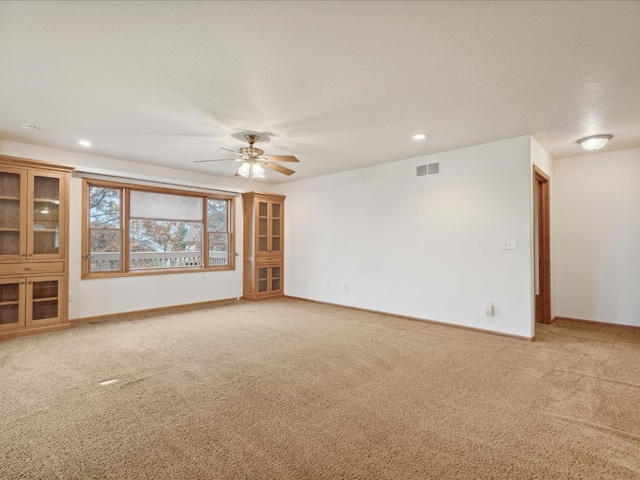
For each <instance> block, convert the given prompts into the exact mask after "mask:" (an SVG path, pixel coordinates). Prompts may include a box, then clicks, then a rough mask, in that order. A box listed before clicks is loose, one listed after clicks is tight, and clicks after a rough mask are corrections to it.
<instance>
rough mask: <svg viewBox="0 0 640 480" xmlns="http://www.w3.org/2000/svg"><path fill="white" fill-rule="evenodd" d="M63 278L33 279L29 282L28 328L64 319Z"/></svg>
mask: <svg viewBox="0 0 640 480" xmlns="http://www.w3.org/2000/svg"><path fill="white" fill-rule="evenodd" d="M63 280H64V278H63V277H46V278H31V279H29V280H28V281H27V326H35V325H42V324H46V323H54V322H58V321H60V320H61V319H62V302H61V300H62V284H63Z"/></svg>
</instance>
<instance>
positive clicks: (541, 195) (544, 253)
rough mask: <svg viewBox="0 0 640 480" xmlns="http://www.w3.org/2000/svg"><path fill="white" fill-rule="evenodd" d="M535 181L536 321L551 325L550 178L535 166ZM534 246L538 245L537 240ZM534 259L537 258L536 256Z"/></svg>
mask: <svg viewBox="0 0 640 480" xmlns="http://www.w3.org/2000/svg"><path fill="white" fill-rule="evenodd" d="M533 181H534V194H535V192H536V188H535V187H536V185H537V187H538V188H537V192H538V198H537V199H534V200H537V201H536V202H535V205H537V209H538V212H537V213H538V216H537V218H538V225H537V227H538V228H537V233H538V252H536V253H537V258H538V262H539V274H538V282H539V295H535V290H534V304H535V321H536V322H539V323H547V324H548V323H551V225H550V224H551V212H550V203H549V198H550V195H549V186H550V183H549V182H550V177H549V176H548V175H547V174H546V173H544V172H543V171H542V170H541V169H540V168H538V167H536V166H535V165H534V166H533ZM534 231H535V230H534ZM534 235H535V233H534ZM533 244H534V245H535V244H536V242H535V239H534V243H533ZM534 248H535V247H534ZM534 258H536V257H535V256H534ZM534 268H535V265H534Z"/></svg>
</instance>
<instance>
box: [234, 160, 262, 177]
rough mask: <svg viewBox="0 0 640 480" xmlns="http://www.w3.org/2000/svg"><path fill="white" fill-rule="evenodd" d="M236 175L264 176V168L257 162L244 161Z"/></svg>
mask: <svg viewBox="0 0 640 480" xmlns="http://www.w3.org/2000/svg"><path fill="white" fill-rule="evenodd" d="M238 175H240V176H241V177H245V178H247V177H249V175H251V177H252V178H264V168H262V166H260V165H259V164H257V163H253V164H251V163H249V162H244V163H243V164H242V165H240V168H239V169H238Z"/></svg>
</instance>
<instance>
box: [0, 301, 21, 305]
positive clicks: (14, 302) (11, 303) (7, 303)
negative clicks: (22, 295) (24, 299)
mask: <svg viewBox="0 0 640 480" xmlns="http://www.w3.org/2000/svg"><path fill="white" fill-rule="evenodd" d="M19 303H20V301H19V300H11V301H8V302H0V307H6V306H7V305H18V304H19Z"/></svg>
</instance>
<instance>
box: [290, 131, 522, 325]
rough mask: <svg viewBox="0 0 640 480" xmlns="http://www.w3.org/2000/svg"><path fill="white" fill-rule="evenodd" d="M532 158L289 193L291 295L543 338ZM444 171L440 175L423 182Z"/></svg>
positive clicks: (481, 153) (317, 182) (412, 168)
mask: <svg viewBox="0 0 640 480" xmlns="http://www.w3.org/2000/svg"><path fill="white" fill-rule="evenodd" d="M530 149H531V146H530V141H529V137H528V136H526V137H519V138H515V139H511V140H505V141H500V142H495V143H491V144H486V145H480V146H476V147H471V148H465V149H461V150H456V151H451V152H445V153H440V154H435V155H429V156H425V157H420V158H415V159H410V160H404V161H400V162H394V163H389V164H385V165H380V166H375V167H369V168H363V169H358V170H353V171H349V172H344V173H339V174H335V175H329V176H324V177H320V178H315V179H310V180H301V181H298V182H293V183H289V184H285V185H282V186H281V189H280V191H281V193H284V194H286V195H287V200H286V223H285V229H286V231H285V237H286V242H285V291H286V294H287V295H291V296H296V297H302V298H307V299H312V300H317V301H324V302H330V303H336V304H342V305H348V306H354V307H359V308H366V309H372V310H377V311H382V312H389V313H394V314H400V315H408V316H412V317H417V318H422V319H430V320H435V321H441V322H447V323H452V324H457V325H464V326H469V327H474V328H480V329H487V330H492V331H497V332H502V333H507V334H513V335H519V336H524V337H531V336H533V316H532V312H533V305H532V281H533V280H532V260H531V238H532V236H531V221H532V220H531V150H530ZM432 162H441V171H442V173H441V174H440V175H434V176H423V177H416V166H418V165H423V164H425V163H432ZM501 239H517V240H518V241H519V246H520V248H519V249H518V250H502V249H501ZM487 299H491V300H493V303H494V305H495V316H493V317H490V316H486V315H485V311H484V303H485V301H486V300H487Z"/></svg>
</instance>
